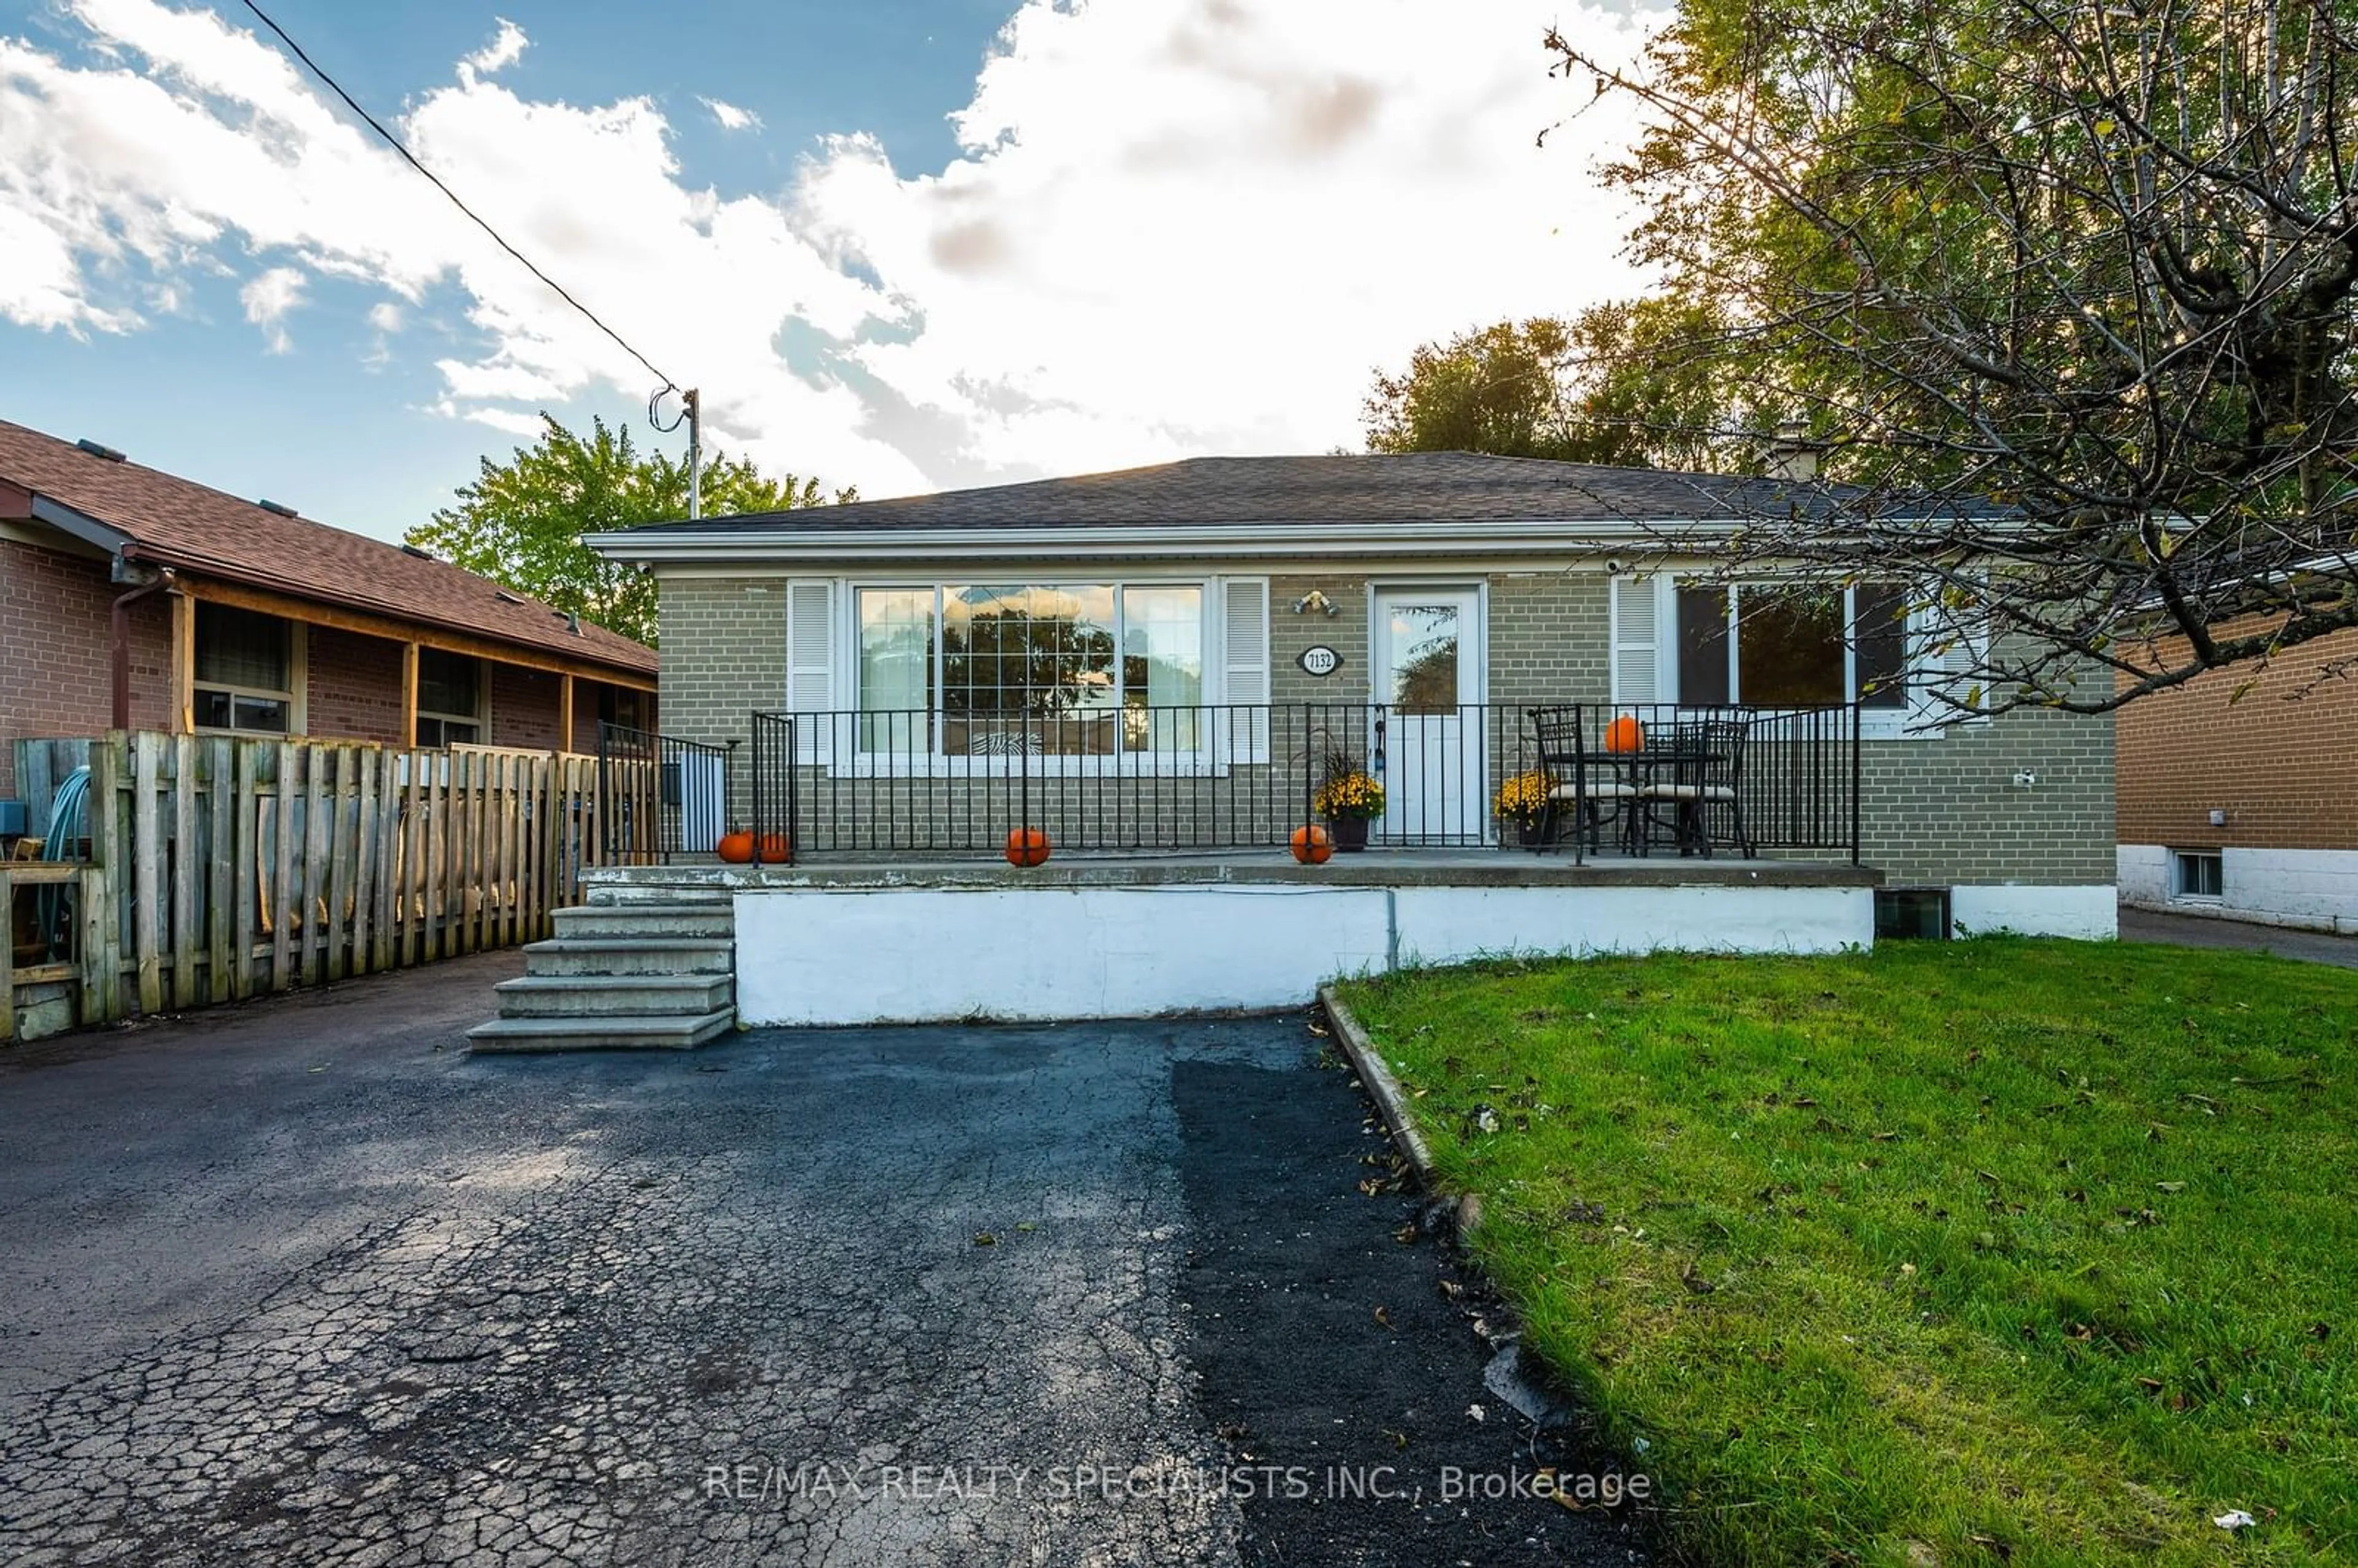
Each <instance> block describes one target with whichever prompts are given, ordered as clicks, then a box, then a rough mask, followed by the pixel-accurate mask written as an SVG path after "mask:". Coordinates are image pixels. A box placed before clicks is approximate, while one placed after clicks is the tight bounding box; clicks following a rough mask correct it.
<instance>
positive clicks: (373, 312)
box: [368, 299, 401, 333]
mask: <svg viewBox="0 0 2358 1568" xmlns="http://www.w3.org/2000/svg"><path fill="white" fill-rule="evenodd" d="M368 319H369V325H370V326H372V327H374V328H375V329H376V330H378V331H380V332H385V333H393V332H398V331H400V330H401V307H400V306H398V305H395V303H394V302H393V301H392V300H390V299H384V300H380V301H378V302H377V303H376V304H374V305H372V306H370V307H369V313H368Z"/></svg>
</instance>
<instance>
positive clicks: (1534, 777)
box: [1490, 768, 1555, 845]
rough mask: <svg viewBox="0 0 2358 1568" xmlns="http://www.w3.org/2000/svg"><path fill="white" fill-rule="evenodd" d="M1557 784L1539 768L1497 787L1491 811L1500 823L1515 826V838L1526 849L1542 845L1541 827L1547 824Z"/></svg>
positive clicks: (1515, 776)
mask: <svg viewBox="0 0 2358 1568" xmlns="http://www.w3.org/2000/svg"><path fill="white" fill-rule="evenodd" d="M1554 788H1555V781H1554V780H1553V779H1551V778H1550V777H1548V775H1547V774H1546V773H1544V772H1543V771H1541V770H1540V769H1538V768H1532V769H1530V770H1528V771H1526V772H1523V773H1517V774H1515V775H1514V776H1513V777H1512V778H1510V779H1508V780H1507V781H1506V782H1505V783H1504V784H1500V785H1499V786H1498V794H1497V795H1493V796H1492V797H1491V800H1490V806H1491V809H1492V810H1494V811H1496V812H1497V813H1498V820H1499V821H1500V822H1501V823H1506V822H1511V823H1513V824H1514V825H1515V837H1516V838H1518V839H1520V841H1521V842H1522V843H1524V844H1526V845H1531V844H1536V843H1538V842H1539V841H1540V824H1541V823H1542V822H1544V821H1546V820H1547V809H1548V795H1549V794H1550V793H1551V792H1552V790H1553V789H1554Z"/></svg>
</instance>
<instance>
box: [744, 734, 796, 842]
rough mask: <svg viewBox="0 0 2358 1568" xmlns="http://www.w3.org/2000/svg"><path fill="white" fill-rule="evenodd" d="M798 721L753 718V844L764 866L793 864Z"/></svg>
mask: <svg viewBox="0 0 2358 1568" xmlns="http://www.w3.org/2000/svg"><path fill="white" fill-rule="evenodd" d="M799 779H800V770H798V769H797V768H796V767H795V715H794V714H791V713H756V714H754V715H753V844H754V847H755V851H756V854H757V855H758V857H759V859H760V860H762V861H763V863H765V864H768V863H777V862H783V863H784V864H788V865H791V864H793V863H794V859H795V850H796V849H798V848H799V846H798V845H797V844H796V843H795V823H796V819H797V813H796V811H795V804H796V803H795V785H796V784H797V783H798V782H799Z"/></svg>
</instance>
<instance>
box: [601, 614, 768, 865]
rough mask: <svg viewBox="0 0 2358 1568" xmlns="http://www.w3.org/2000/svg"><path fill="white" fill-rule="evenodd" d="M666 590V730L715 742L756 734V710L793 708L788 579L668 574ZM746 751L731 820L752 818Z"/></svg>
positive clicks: (733, 781) (662, 618)
mask: <svg viewBox="0 0 2358 1568" xmlns="http://www.w3.org/2000/svg"><path fill="white" fill-rule="evenodd" d="M661 593H662V597H661V599H660V600H659V602H658V606H657V611H656V625H657V627H658V629H659V631H660V633H661V641H662V647H663V676H662V687H661V691H660V695H659V698H658V701H659V703H660V706H661V708H662V709H663V731H664V733H665V734H666V735H676V736H677V737H679V738H680V739H682V740H686V741H712V742H726V741H732V740H747V739H750V737H751V734H752V714H753V713H754V711H755V710H756V709H770V708H784V706H785V705H786V588H785V581H784V579H780V578H772V579H745V578H682V577H672V576H666V577H665V578H664V579H663V581H662V589H661ZM581 743H582V745H583V746H584V747H585V748H588V747H591V746H594V744H595V742H594V741H590V740H588V739H585V740H584V741H582V742H581ZM744 750H745V749H744V748H743V747H740V748H739V752H740V757H739V765H737V766H734V767H732V768H730V774H729V813H728V815H729V820H730V824H731V825H750V824H751V823H752V819H753V770H752V765H751V762H752V759H751V758H750V757H749V756H746V755H744Z"/></svg>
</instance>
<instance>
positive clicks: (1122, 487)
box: [632, 452, 1844, 535]
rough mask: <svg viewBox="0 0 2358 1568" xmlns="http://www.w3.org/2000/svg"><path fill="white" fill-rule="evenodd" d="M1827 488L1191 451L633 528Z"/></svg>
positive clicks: (1185, 516)
mask: <svg viewBox="0 0 2358 1568" xmlns="http://www.w3.org/2000/svg"><path fill="white" fill-rule="evenodd" d="M1842 493H1844V492H1841V491H1840V490H1839V489H1838V488H1837V489H1829V488H1828V487H1824V486H1820V485H1815V484H1810V485H1798V486H1797V485H1794V484H1792V483H1791V482H1790V481H1781V480H1768V479H1747V478H1743V477H1739V476H1733V475H1727V474H1697V473H1671V472H1668V471H1665V470H1660V469H1628V468H1604V467H1599V466H1597V465H1595V464H1593V463H1561V462H1549V461H1545V460H1540V459H1535V458H1493V457H1482V456H1477V455H1476V454H1474V453H1470V452H1408V453H1399V454H1383V455H1376V454H1369V455H1366V456H1352V457H1316V458H1190V459H1187V460H1184V461H1182V462H1174V463H1163V464H1160V465H1158V466H1156V467H1153V468H1139V469H1123V470H1119V471H1117V472H1113V473H1093V474H1081V475H1077V476H1076V477H1074V478H1070V479H1045V480H1034V481H1030V482H1028V483H1022V484H1001V485H991V486H989V487H987V488H984V489H979V490H952V491H944V492H940V493H939V494H935V495H913V496H907V497H903V498H901V499H898V500H892V501H861V502H855V503H852V504H850V505H849V506H826V507H812V508H806V509H801V510H796V511H792V512H749V513H743V514H737V515H733V516H726V517H707V518H703V519H701V520H699V521H698V522H694V523H656V524H648V525H647V526H646V527H644V528H640V529H633V530H632V532H633V533H646V534H664V533H680V532H695V533H710V534H778V535H793V534H802V533H817V532H827V533H833V532H837V531H839V530H846V529H870V528H872V529H878V530H889V529H935V528H942V529H957V528H999V527H1030V528H1056V527H1075V528H1081V527H1091V526H1122V525H1131V524H1137V525H1154V524H1169V525H1173V526H1205V525H1217V524H1251V523H1270V524H1303V523H1312V524H1320V523H1325V524H1337V525H1345V524H1355V523H1357V524H1367V523H1404V522H1468V523H1483V522H1518V521H1530V522H1572V523H1577V522H1584V521H1594V522H1599V523H1605V522H1639V523H1675V522H1685V521H1692V520H1706V519H1711V520H1716V519H1724V518H1729V517H1736V516H1757V515H1759V514H1763V513H1774V514H1784V513H1785V512H1787V511H1788V509H1789V508H1790V507H1792V506H1794V505H1796V504H1799V505H1801V506H1802V507H1803V509H1804V510H1813V509H1823V508H1824V507H1825V506H1826V504H1827V503H1829V502H1830V501H1831V500H1833V499H1835V498H1836V497H1838V496H1839V495H1841V494H1842Z"/></svg>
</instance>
